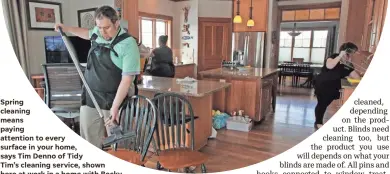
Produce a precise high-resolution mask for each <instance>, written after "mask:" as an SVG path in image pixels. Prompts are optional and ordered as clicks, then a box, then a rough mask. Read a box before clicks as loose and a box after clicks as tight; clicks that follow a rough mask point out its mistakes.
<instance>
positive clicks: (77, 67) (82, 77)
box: [58, 27, 106, 122]
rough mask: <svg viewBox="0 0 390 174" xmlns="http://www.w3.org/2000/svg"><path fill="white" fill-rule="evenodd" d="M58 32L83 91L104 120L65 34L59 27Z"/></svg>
mask: <svg viewBox="0 0 390 174" xmlns="http://www.w3.org/2000/svg"><path fill="white" fill-rule="evenodd" d="M58 30H59V31H60V34H61V37H62V40H64V43H65V46H66V47H67V48H68V51H69V54H70V57H71V58H72V60H73V63H74V64H75V66H76V69H77V72H78V73H79V75H80V78H81V81H82V82H83V84H84V87H85V89H86V90H87V92H88V94H89V96H90V97H91V100H92V102H93V104H94V105H95V108H96V110H97V111H98V113H99V116H100V117H101V118H103V119H104V116H103V113H102V111H101V109H100V106H99V104H98V103H97V101H96V99H95V96H94V95H93V94H92V91H91V88H89V86H88V83H87V81H86V80H85V78H84V75H83V73H82V71H81V68H80V66H81V64H80V62H79V61H78V59H77V58H76V55H75V50H74V48H73V46H72V45H71V44H70V42H69V40H68V39H67V36H66V34H65V33H64V32H63V31H62V28H61V27H58ZM105 122H106V121H105Z"/></svg>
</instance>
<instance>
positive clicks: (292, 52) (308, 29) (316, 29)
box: [279, 27, 329, 62]
mask: <svg viewBox="0 0 390 174" xmlns="http://www.w3.org/2000/svg"><path fill="white" fill-rule="evenodd" d="M325 30H326V31H328V35H329V29H328V28H324V27H318V28H299V31H301V32H302V31H310V32H311V36H310V46H309V47H295V37H291V47H285V46H283V47H281V46H280V44H279V48H290V50H291V53H290V56H291V57H290V61H293V58H294V48H309V49H310V50H309V62H311V61H312V50H313V48H325V49H326V44H325V47H314V46H313V41H314V32H315V31H325ZM290 31H292V29H281V30H280V32H290ZM279 42H280V41H279ZM324 59H325V57H324Z"/></svg>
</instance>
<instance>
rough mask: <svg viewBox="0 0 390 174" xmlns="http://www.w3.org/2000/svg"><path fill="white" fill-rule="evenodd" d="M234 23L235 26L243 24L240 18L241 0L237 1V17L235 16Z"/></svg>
mask: <svg viewBox="0 0 390 174" xmlns="http://www.w3.org/2000/svg"><path fill="white" fill-rule="evenodd" d="M233 23H235V24H240V23H242V18H241V16H240V0H237V15H236V16H234V19H233Z"/></svg>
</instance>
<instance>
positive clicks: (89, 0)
mask: <svg viewBox="0 0 390 174" xmlns="http://www.w3.org/2000/svg"><path fill="white" fill-rule="evenodd" d="M66 1H69V4H70V5H69V7H70V8H69V9H66V10H65V9H64V10H63V12H62V13H63V14H66V15H67V16H69V17H70V24H71V25H73V26H78V25H79V23H78V16H77V11H78V10H83V9H89V8H99V7H100V6H103V5H108V6H111V7H114V2H115V1H114V0H82V1H80V0H66Z"/></svg>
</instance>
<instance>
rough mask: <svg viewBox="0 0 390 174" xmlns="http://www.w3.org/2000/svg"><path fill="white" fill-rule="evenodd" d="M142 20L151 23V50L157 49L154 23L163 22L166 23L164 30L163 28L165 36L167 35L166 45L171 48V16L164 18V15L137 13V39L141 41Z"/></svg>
mask: <svg viewBox="0 0 390 174" xmlns="http://www.w3.org/2000/svg"><path fill="white" fill-rule="evenodd" d="M142 19H146V20H151V21H152V25H153V29H152V33H153V36H152V38H153V41H152V47H153V48H152V49H154V48H156V47H157V43H156V38H157V37H156V21H164V22H166V23H167V24H166V26H165V27H166V28H165V31H166V34H167V35H168V43H167V45H168V46H169V47H171V48H172V45H173V31H172V28H173V26H172V22H173V17H172V16H165V15H160V14H152V13H145V12H139V13H138V21H139V33H138V34H139V38H140V40H141V41H142Z"/></svg>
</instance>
